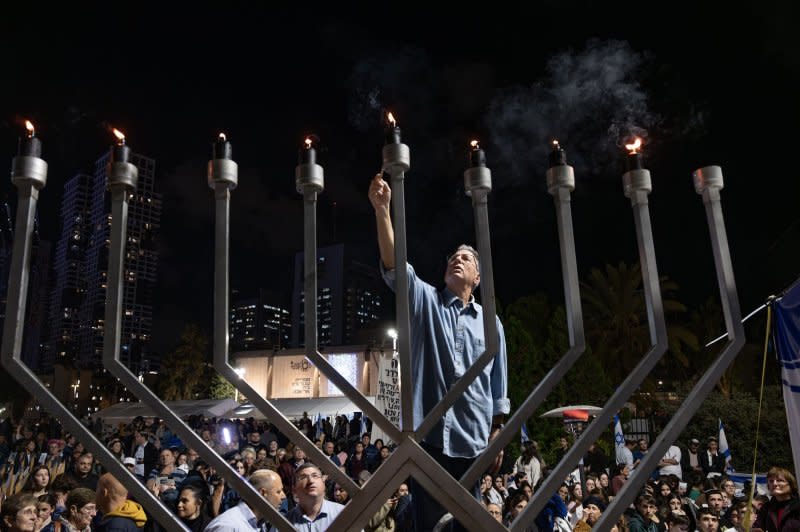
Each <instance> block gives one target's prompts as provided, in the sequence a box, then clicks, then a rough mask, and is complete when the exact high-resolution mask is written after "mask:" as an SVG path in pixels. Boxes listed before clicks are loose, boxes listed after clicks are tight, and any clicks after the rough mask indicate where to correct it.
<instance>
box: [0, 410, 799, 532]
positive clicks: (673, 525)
mask: <svg viewBox="0 0 800 532" xmlns="http://www.w3.org/2000/svg"><path fill="white" fill-rule="evenodd" d="M331 421H332V422H328V423H319V424H316V425H315V424H313V423H311V422H310V419H309V418H308V416H307V415H304V416H303V417H302V418H301V419H299V420H297V422H296V424H297V426H298V428H299V429H300V430H301V431H302V432H303V433H305V434H306V435H307V436H309V439H310V440H311V441H314V444H315V445H317V446H318V447H319V448H320V449H321V450H322V452H323V453H324V454H325V455H326V456H327V457H328V459H329V460H331V462H333V464H334V465H335V466H337V467H339V468H340V469H341V470H342V471H343V472H344V473H345V474H347V475H348V476H349V477H350V478H352V479H353V481H354V482H355V483H356V484H358V485H359V486H362V485H364V484H365V483H366V482H367V481H368V479H369V478H370V476H371V475H372V474H373V473H374V472H375V471H376V470H377V469H378V468H379V467H380V466H381V464H382V463H383V462H385V461H386V460H387V459H388V458H389V456H391V453H392V452H393V450H394V449H393V447H392V446H391V445H384V442H383V441H381V440H380V439H377V440H375V441H372V438H371V435H370V433H369V432H364V433H362V432H361V431H360V429H361V428H362V425H361V423H360V421H359V420H357V419H356V420H355V421H353V420H348V419H347V418H345V417H344V416H342V417H341V418H337V419H335V420H331ZM187 423H189V425H190V426H192V428H193V429H194V430H195V431H196V432H197V433H198V434H199V435H200V437H201V438H202V439H203V440H204V441H205V442H206V443H207V444H208V445H209V446H210V447H211V448H212V449H213V450H214V451H216V452H217V453H219V454H220V455H221V456H223V457H224V458H225V459H226V460H227V461H228V463H230V464H231V466H232V467H233V469H234V470H235V471H236V472H237V473H238V474H239V475H240V476H241V477H243V478H246V479H248V480H249V482H250V483H251V484H252V485H253V487H254V488H255V489H256V491H258V492H259V493H261V495H262V496H263V497H264V498H265V499H266V500H267V501H268V502H269V503H270V504H271V505H273V506H274V508H275V509H276V510H278V511H280V512H281V513H283V514H284V515H286V516H287V518H288V519H289V520H290V521H291V522H292V523H294V524H296V526H298V527H300V526H303V525H307V524H308V519H309V516H311V519H312V522H313V525H314V528H312V530H326V529H327V525H328V524H329V523H330V522H331V521H332V520H333V519H335V517H336V516H337V515H338V514H339V512H340V511H341V510H342V508H344V506H345V505H346V504H348V502H349V501H350V494H348V492H347V489H346V486H341V485H339V483H337V482H335V481H333V480H331V479H328V478H327V475H326V474H325V472H324V471H323V469H321V468H320V467H319V466H318V465H316V464H313V463H311V462H310V461H308V460H307V456H306V453H305V452H304V451H303V448H302V445H296V444H294V443H293V442H292V441H290V440H289V439H288V438H287V437H286V436H284V435H283V434H281V433H280V432H279V431H277V430H276V429H275V428H274V427H273V426H272V425H270V424H269V423H267V422H265V421H256V420H254V419H252V418H250V419H247V420H230V419H205V418H201V417H194V418H190V419H188V420H187ZM4 426H5V428H6V429H7V428H8V427H7V423H4V424H3V426H0V459H2V463H3V464H4V466H3V467H2V469H0V482H2V488H1V489H2V493H0V496H2V498H3V502H2V523H3V524H2V526H3V528H4V529H6V530H25V531H47V532H49V531H51V530H66V531H89V530H99V531H104V530H131V531H133V530H140V529H142V528H144V529H146V530H160V527H159V525H158V523H157V522H156V521H155V519H153V517H152V516H150V515H148V513H147V512H146V511H145V510H144V509H143V508H142V506H141V505H140V504H138V503H137V502H136V501H134V500H133V499H132V497H131V496H130V495H129V493H128V490H126V489H125V487H124V486H123V484H122V483H121V482H120V481H119V480H118V479H116V478H114V476H113V475H111V474H110V473H109V472H107V471H106V470H105V468H104V467H103V465H102V464H101V463H99V462H98V460H96V459H95V457H94V456H92V454H91V453H90V452H87V451H86V450H85V449H84V446H83V445H82V444H81V443H80V442H79V441H77V440H76V438H75V437H74V436H72V435H70V434H68V433H62V432H61V429H60V427H59V426H58V424H57V423H56V422H54V421H52V420H47V419H46V418H42V419H41V420H40V422H39V423H38V424H34V427H31V426H30V425H26V424H24V423H22V424H19V425H18V426H17V427H15V429H14V430H13V431H9V430H6V431H3V430H2V429H3V427H4ZM93 428H94V429H96V431H97V435H98V437H102V438H103V439H104V441H105V442H106V445H107V447H108V449H109V450H110V451H111V454H113V455H114V456H115V457H116V458H117V459H118V460H120V461H121V462H122V463H123V464H124V465H125V466H126V467H127V468H128V469H129V470H130V471H131V473H132V474H133V475H134V476H135V477H136V478H137V479H138V480H139V481H140V482H141V483H142V484H143V485H145V486H146V487H147V488H148V489H149V490H151V491H152V493H154V494H155V495H156V496H157V497H158V498H159V499H160V500H161V501H162V502H164V504H166V505H167V507H168V508H171V509H172V511H173V512H174V513H175V515H176V516H177V517H178V518H179V519H180V520H181V521H183V522H184V523H185V524H186V525H187V527H189V529H190V530H193V531H202V530H210V531H223V530H261V529H260V528H259V527H260V525H259V522H261V521H263V520H264V519H265V518H266V516H263V515H260V514H259V510H258V509H257V508H250V506H249V505H248V504H247V503H246V502H245V501H244V500H243V499H242V498H241V497H240V496H239V494H238V493H237V492H236V490H235V489H233V488H232V487H231V486H230V485H229V483H227V482H226V481H225V479H224V478H223V477H222V476H221V475H219V474H217V472H216V471H215V470H214V468H213V467H211V466H210V465H209V464H208V463H207V462H205V461H204V460H202V459H201V458H200V456H199V454H198V453H197V451H196V450H194V449H191V448H188V447H186V446H185V445H184V444H183V443H182V442H181V441H180V439H179V438H177V437H176V436H175V435H174V434H173V433H172V431H171V430H170V429H169V427H167V425H166V424H165V423H164V422H163V421H161V420H159V419H157V418H137V419H134V420H132V422H131V423H128V424H123V425H121V426H118V427H113V428H111V427H103V426H102V424H101V423H98V424H96V425H93ZM716 443H717V442H716V441H715V439H714V438H710V439H709V440H708V441H707V443H706V448H705V449H704V450H700V449H699V441H698V440H696V439H692V440H690V441H689V442H688V445H687V446H686V447H684V448H681V447H679V446H673V447H675V449H673V448H672V447H671V448H670V450H669V451H668V453H667V455H666V456H665V458H664V459H662V460H661V461H660V462H659V467H658V469H656V470H655V471H653V472H651V474H650V475H649V479H648V481H647V484H646V485H645V486H644V489H643V490H642V491H641V493H639V495H638V496H637V498H636V501H635V503H634V505H632V507H631V508H629V509H628V510H626V512H625V513H624V514H623V516H622V517H621V518H620V519H619V520H618V522H617V523H616V524H615V529H616V530H617V531H618V532H623V531H630V532H641V531H647V532H654V531H678V530H689V531H692V530H700V531H703V532H713V531H718V530H745V529H746V524H749V525H750V526H752V527H755V528H756V529H757V528H761V529H762V530H767V531H773V530H797V529H798V527H800V501H798V493H797V483H796V480H795V477H794V476H793V475H792V473H791V472H790V471H787V470H785V469H781V468H772V469H771V470H770V471H769V473H768V488H769V492H770V496H768V495H765V494H757V495H756V496H755V497H754V498H753V499H752V501H749V497H748V495H749V490H748V488H747V486H745V487H742V486H737V485H736V484H734V482H733V481H732V480H731V479H730V478H729V477H728V476H727V475H726V473H725V471H724V467H725V463H724V460H722V461H720V460H719V459H718V458H716V457H717V455H718V448H717V447H718V446H717V445H716ZM306 444H307V445H308V442H306ZM569 445H570V442H569V440H568V439H567V438H563V439H561V440H560V441H558V442H555V446H556V447H557V448H558V449H559V450H561V453H558V452H557V453H556V457H558V456H560V455H563V454H564V452H565V451H566V449H568V448H569ZM647 452H648V449H647V440H645V439H640V440H638V441H637V440H630V441H628V442H626V446H625V448H619V449H618V450H617V453H616V456H614V457H607V456H606V455H605V453H604V452H603V451H602V449H601V447H600V446H596V445H593V446H592V447H591V448H590V449H589V452H588V453H587V454H586V456H585V457H584V460H583V465H582V468H583V470H582V471H581V470H580V469H576V471H574V472H573V473H571V474H570V475H569V476H568V477H567V478H565V479H564V482H563V483H562V484H561V486H560V487H559V489H558V491H557V493H555V494H553V495H552V496H551V497H550V498H549V500H548V502H547V505H546V507H545V510H543V511H542V512H541V513H540V514H539V515H538V516H537V518H536V521H535V522H536V525H537V527H538V528H539V530H575V531H585V530H589V529H591V528H592V527H593V526H594V525H595V524H596V523H597V521H598V520H599V519H600V517H601V516H602V513H603V512H604V511H605V509H606V506H607V505H608V504H609V502H610V501H611V500H613V498H614V496H615V495H616V494H617V493H618V492H619V491H620V489H622V486H624V485H625V483H626V482H627V479H628V476H629V475H630V473H631V472H632V471H633V470H634V469H635V468H636V467H638V466H639V462H640V460H641V458H642V457H643V455H644V454H645V453H647ZM491 469H492V470H491V471H487V473H486V474H485V475H484V476H483V478H482V479H481V481H480V487H479V488H480V489H479V491H480V501H481V502H482V503H483V505H484V506H485V507H486V510H487V512H488V513H489V514H490V515H491V516H492V517H494V518H495V519H497V520H498V521H499V522H502V523H503V524H505V525H510V524H511V523H512V522H514V520H515V519H516V518H517V516H518V515H519V514H520V513H521V512H522V511H523V510H524V509H525V507H526V505H527V504H528V501H530V500H531V498H532V497H533V496H534V494H535V493H537V490H538V488H539V486H540V485H541V484H542V482H543V480H544V479H545V478H546V477H547V476H548V475H549V471H550V464H547V463H545V460H544V459H543V458H542V455H541V453H540V450H539V446H538V444H537V443H536V442H533V441H529V442H526V443H525V444H523V445H522V448H521V452H520V453H519V455H518V456H509V455H506V454H505V453H504V454H503V457H502V460H498V461H496V463H495V464H494V465H493V466H492V468H491ZM412 499H413V497H412V494H411V493H410V492H409V483H408V482H404V483H402V484H400V485H399V486H397V489H396V491H395V493H394V494H393V495H392V497H390V498H389V499H388V500H387V501H386V502H385V503H384V504H383V505H382V507H381V508H380V510H379V511H378V513H377V514H376V515H375V516H374V517H373V518H372V519H371V520H370V521H369V523H368V524H367V526H366V527H365V530H368V531H379V530H380V531H412V530H418V528H416V529H415V525H414V519H413V513H412ZM451 518H452V516H450V514H445V517H444V518H443V519H442V520H441V521H440V522H439V523H437V525H436V526H435V527H433V528H432V529H431V530H445V529H447V528H446V527H447V525H448V523H449V519H451ZM243 523H244V525H243ZM253 523H255V525H253V527H251V528H247V527H250V526H251V525H252V524H253ZM112 525H113V527H115V528H110V527H111V526H112ZM242 527H243V528H242ZM793 527H794V528H793ZM302 529H303V530H305V529H306V528H302Z"/></svg>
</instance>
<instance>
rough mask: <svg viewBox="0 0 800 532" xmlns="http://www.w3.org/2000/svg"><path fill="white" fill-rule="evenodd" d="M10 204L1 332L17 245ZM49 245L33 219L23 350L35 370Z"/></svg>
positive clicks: (4, 219) (3, 230)
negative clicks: (14, 249) (41, 235)
mask: <svg viewBox="0 0 800 532" xmlns="http://www.w3.org/2000/svg"><path fill="white" fill-rule="evenodd" d="M12 220H13V218H12V215H11V208H10V206H9V204H8V202H3V203H2V204H0V330H2V328H3V326H4V325H5V318H6V316H5V314H6V312H5V309H6V302H7V300H8V278H9V274H10V273H11V258H12V251H13V246H14V223H13V221H12ZM50 248H51V246H50V242H48V241H46V240H41V238H40V236H39V217H38V216H36V217H35V218H34V226H33V234H32V238H31V250H30V271H29V275H28V287H27V288H28V298H27V301H26V303H25V328H24V330H23V334H22V345H21V347H20V350H21V353H20V356H21V358H22V362H23V363H24V364H25V365H27V366H28V367H29V368H30V369H31V370H32V371H37V370H38V369H39V363H40V354H41V351H42V331H43V330H44V326H45V323H46V321H47V320H46V318H47V316H46V313H47V287H48V286H47V283H48V278H49V272H50Z"/></svg>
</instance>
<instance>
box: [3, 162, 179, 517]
mask: <svg viewBox="0 0 800 532" xmlns="http://www.w3.org/2000/svg"><path fill="white" fill-rule="evenodd" d="M11 180H12V182H13V183H14V185H15V186H16V187H17V190H18V204H17V217H16V225H15V226H14V228H15V230H16V231H15V233H16V238H15V239H14V245H13V254H12V257H11V270H10V272H9V279H8V299H7V302H6V319H5V323H4V324H3V341H2V362H3V366H4V367H5V368H6V369H7V370H8V372H9V374H10V375H11V376H12V377H13V378H14V379H16V380H17V382H19V383H20V384H22V386H23V387H24V388H25V390H26V391H27V392H28V393H30V394H31V396H32V397H35V398H36V400H37V401H39V402H40V403H41V404H42V405H43V406H44V408H45V410H46V411H48V412H49V413H50V414H51V415H53V416H56V417H57V418H58V419H59V421H60V422H61V423H62V424H63V425H64V426H65V427H66V428H67V429H69V431H70V432H71V433H73V434H75V436H76V437H77V438H78V439H79V440H80V441H81V443H83V444H84V446H86V448H88V449H89V450H90V451H91V452H92V453H93V454H94V455H95V456H96V457H97V458H98V459H99V460H101V461H102V463H103V466H104V467H106V469H108V471H109V472H111V473H112V474H113V475H114V476H115V477H116V478H118V479H120V480H122V481H124V483H125V484H126V486H127V487H128V488H129V489H130V491H131V493H133V495H134V496H135V497H136V499H137V500H138V501H139V502H140V503H141V504H142V506H144V507H145V508H146V509H147V510H148V511H149V512H150V513H151V514H152V515H154V516H156V518H157V519H158V520H159V522H161V523H164V526H165V527H166V528H167V529H168V530H186V528H185V527H184V526H183V524H182V523H181V522H180V520H179V519H178V518H177V516H175V515H174V514H172V513H171V512H170V511H169V510H167V509H166V508H165V507H164V506H163V505H162V504H161V502H160V501H159V500H158V499H157V498H156V496H155V495H153V493H152V492H151V491H150V490H148V489H147V488H145V486H144V485H142V484H141V483H140V482H139V481H138V480H137V479H136V477H134V476H133V474H132V473H131V472H129V471H128V470H127V468H125V466H124V465H123V464H122V463H121V462H120V461H119V459H118V458H117V457H115V456H114V455H113V454H111V451H110V450H109V449H108V448H107V447H106V446H105V445H104V444H103V443H101V442H100V441H99V440H98V439H97V437H96V436H95V435H94V434H92V432H91V431H90V430H89V429H88V428H87V427H86V426H85V425H84V424H83V423H81V421H80V420H78V418H76V417H75V416H74V415H73V413H72V412H70V411H69V409H67V408H66V407H65V406H64V405H63V404H62V403H61V402H60V401H59V400H58V399H57V398H56V397H55V395H53V393H52V392H51V391H50V390H49V389H48V388H47V387H46V386H45V385H44V384H42V383H41V381H39V379H38V378H37V377H36V375H35V374H34V373H33V372H32V371H31V370H30V368H28V367H27V366H26V365H25V364H24V363H23V362H22V360H21V358H20V357H21V351H22V336H23V332H24V329H25V309H26V305H27V296H28V281H29V277H30V260H31V237H32V235H33V226H34V219H35V216H36V205H37V202H38V199H39V190H40V189H42V188H44V186H45V184H46V182H47V163H46V162H45V161H44V160H42V159H40V158H38V157H30V156H20V157H15V158H14V161H13V163H12V178H11Z"/></svg>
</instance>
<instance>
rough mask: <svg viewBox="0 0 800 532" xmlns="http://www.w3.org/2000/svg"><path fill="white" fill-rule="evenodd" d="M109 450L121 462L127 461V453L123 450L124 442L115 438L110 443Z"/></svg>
mask: <svg viewBox="0 0 800 532" xmlns="http://www.w3.org/2000/svg"><path fill="white" fill-rule="evenodd" d="M108 450H109V451H111V454H113V455H114V456H116V457H117V459H118V460H119V461H120V462H122V460H124V459H125V451H124V450H123V448H122V440H120V439H119V438H114V439H112V440H111V441H110V442H108Z"/></svg>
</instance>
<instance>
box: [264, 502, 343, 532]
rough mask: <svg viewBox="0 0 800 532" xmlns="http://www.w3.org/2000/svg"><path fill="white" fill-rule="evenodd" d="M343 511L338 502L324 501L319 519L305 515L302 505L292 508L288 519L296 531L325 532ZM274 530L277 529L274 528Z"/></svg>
mask: <svg viewBox="0 0 800 532" xmlns="http://www.w3.org/2000/svg"><path fill="white" fill-rule="evenodd" d="M343 509H344V506H343V505H341V504H339V503H337V502H332V501H328V500H323V501H322V508H320V510H319V513H318V514H317V517H316V518H314V519H311V518H309V517H308V516H307V515H305V514H304V513H303V509H302V508H300V505H297V506H295V507H294V508H292V511H291V512H289V515H288V516H286V517H287V519H289V522H290V523H292V524H293V525H294V529H295V530H301V531H303V532H325V531H326V530H328V529H329V528H330V526H331V523H332V522H333V520H334V519H336V516H337V515H339V514H340V513H341V512H342V510H343ZM272 530H277V529H275V528H273V529H272Z"/></svg>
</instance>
